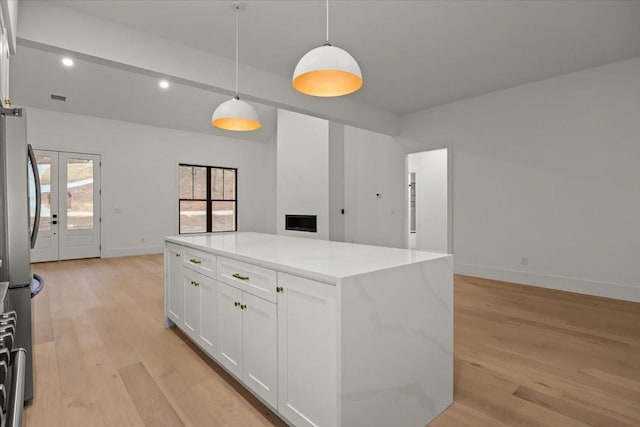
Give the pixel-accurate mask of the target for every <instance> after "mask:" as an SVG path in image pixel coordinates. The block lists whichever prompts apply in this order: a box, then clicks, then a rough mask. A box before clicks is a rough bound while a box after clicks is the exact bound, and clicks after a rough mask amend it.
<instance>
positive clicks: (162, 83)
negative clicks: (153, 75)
mask: <svg viewBox="0 0 640 427" xmlns="http://www.w3.org/2000/svg"><path fill="white" fill-rule="evenodd" d="M158 84H159V85H160V87H161V88H162V89H168V88H169V82H168V81H166V80H160V83H158Z"/></svg>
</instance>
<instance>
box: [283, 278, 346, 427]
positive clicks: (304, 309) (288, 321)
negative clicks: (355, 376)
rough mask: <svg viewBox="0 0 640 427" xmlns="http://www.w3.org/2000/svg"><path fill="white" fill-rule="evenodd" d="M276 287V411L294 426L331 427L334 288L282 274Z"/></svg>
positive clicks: (334, 379) (334, 421)
mask: <svg viewBox="0 0 640 427" xmlns="http://www.w3.org/2000/svg"><path fill="white" fill-rule="evenodd" d="M278 285H279V286H281V287H282V288H283V291H282V292H281V293H280V294H279V297H278V338H279V340H278V387H279V398H278V411H279V412H280V413H281V414H282V415H283V416H285V417H286V418H287V419H289V420H290V421H292V422H293V423H294V425H296V426H310V427H311V426H335V425H337V424H338V420H337V410H336V404H337V398H338V397H337V394H336V391H337V389H338V388H337V337H336V329H337V324H336V322H337V316H336V287H335V286H331V285H327V284H324V283H320V282H316V281H313V280H307V279H303V278H300V277H296V276H292V275H289V274H284V273H278Z"/></svg>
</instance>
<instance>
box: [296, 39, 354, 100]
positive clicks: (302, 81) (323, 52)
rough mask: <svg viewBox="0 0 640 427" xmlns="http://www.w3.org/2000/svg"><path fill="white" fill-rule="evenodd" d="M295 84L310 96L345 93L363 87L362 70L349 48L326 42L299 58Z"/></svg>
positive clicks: (297, 88)
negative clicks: (347, 49) (341, 47)
mask: <svg viewBox="0 0 640 427" xmlns="http://www.w3.org/2000/svg"><path fill="white" fill-rule="evenodd" d="M292 83H293V87H294V88H295V89H296V90H297V91H298V92H302V93H304V94H307V95H311V96H322V97H331V96H342V95H348V94H350V93H353V92H355V91H357V90H358V89H360V88H361V87H362V72H361V71H360V66H358V63H357V62H356V60H355V59H353V56H351V55H349V53H348V52H347V51H346V50H343V49H340V48H339V47H335V46H331V45H329V44H325V45H324V46H320V47H317V48H315V49H312V50H310V51H309V52H307V53H306V55H304V56H303V57H302V58H301V59H300V61H299V62H298V65H297V66H296V68H295V70H294V72H293V82H292Z"/></svg>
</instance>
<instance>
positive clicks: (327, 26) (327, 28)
mask: <svg viewBox="0 0 640 427" xmlns="http://www.w3.org/2000/svg"><path fill="white" fill-rule="evenodd" d="M327 44H329V0H327Z"/></svg>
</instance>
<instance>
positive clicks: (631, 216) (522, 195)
mask: <svg viewBox="0 0 640 427" xmlns="http://www.w3.org/2000/svg"><path fill="white" fill-rule="evenodd" d="M402 136H403V137H405V138H409V139H413V140H416V141H422V142H424V143H426V144H429V145H432V146H433V145H436V146H438V145H439V146H449V147H452V148H453V164H454V168H453V176H454V178H453V183H454V207H455V209H454V227H453V228H454V251H455V263H456V271H457V272H459V273H465V274H471V275H477V276H484V277H490V278H496V279H503V280H509V281H514V282H520V283H529V284H535V285H540V286H546V287H551V288H558V289H566V290H574V291H578V292H584V293H590V294H595V295H603V296H609V297H615V298H623V299H629V300H635V301H640V262H639V261H640V225H639V222H638V218H640V166H639V164H640V142H639V141H640V58H635V59H631V60H627V61H622V62H618V63H614V64H610V65H607V66H603V67H598V68H592V69H589V70H585V71H581V72H578V73H573V74H568V75H565V76H561V77H557V78H553V79H548V80H544V81H540V82H536V83H533V84H529V85H525V86H520V87H516V88H512V89H508V90H504V91H500V92H495V93H492V94H488V95H484V96H480V97H477V98H472V99H468V100H465V101H461V102H457V103H453V104H450V105H446V106H442V107H439V108H434V109H430V110H425V111H420V112H417V113H413V114H410V115H407V116H405V117H404V118H403V135H402ZM523 258H526V259H525V260H524V261H525V262H524V263H523Z"/></svg>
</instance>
